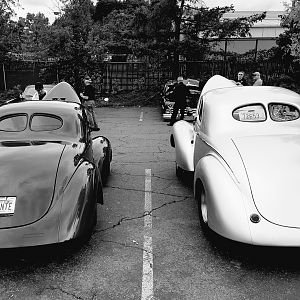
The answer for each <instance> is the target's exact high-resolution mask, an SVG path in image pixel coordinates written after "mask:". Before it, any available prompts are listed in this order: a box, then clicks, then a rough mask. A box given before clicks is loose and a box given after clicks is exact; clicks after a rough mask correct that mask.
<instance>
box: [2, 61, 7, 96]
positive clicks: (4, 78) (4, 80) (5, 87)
mask: <svg viewBox="0 0 300 300" xmlns="http://www.w3.org/2000/svg"><path fill="white" fill-rule="evenodd" d="M2 71H3V83H4V90H5V91H6V90H7V86H6V76H5V68H4V64H2Z"/></svg>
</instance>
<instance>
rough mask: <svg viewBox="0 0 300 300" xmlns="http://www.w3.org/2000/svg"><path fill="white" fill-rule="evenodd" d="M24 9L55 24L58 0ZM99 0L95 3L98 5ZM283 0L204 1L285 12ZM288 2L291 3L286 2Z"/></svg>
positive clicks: (39, 0)
mask: <svg viewBox="0 0 300 300" xmlns="http://www.w3.org/2000/svg"><path fill="white" fill-rule="evenodd" d="M19 2H20V4H21V7H22V9H16V12H17V15H18V16H21V17H25V16H26V15H27V13H28V12H30V13H38V12H42V13H43V14H44V15H45V16H46V17H48V18H49V21H50V23H52V22H53V20H54V18H55V15H54V12H55V11H57V10H58V7H57V2H58V1H56V0H19ZM96 2H97V0H95V1H94V3H96ZM283 2H284V1H283V0H248V1H247V0H204V3H205V4H206V5H207V6H208V7H215V6H226V5H230V4H233V5H234V8H235V10H253V11H261V10H263V11H265V10H267V11H268V10H284V6H283ZM286 2H288V3H289V2H290V1H289V0H286Z"/></svg>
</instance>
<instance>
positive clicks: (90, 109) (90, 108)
mask: <svg viewBox="0 0 300 300" xmlns="http://www.w3.org/2000/svg"><path fill="white" fill-rule="evenodd" d="M83 82H84V91H83V92H82V93H80V97H81V99H82V104H83V105H84V106H85V108H86V111H87V117H88V120H89V123H90V126H91V128H92V129H93V130H95V131H98V130H100V128H99V127H98V124H97V122H96V117H95V113H94V107H95V93H96V91H95V88H94V87H93V86H92V84H91V83H92V80H91V78H90V77H89V76H85V77H84V80H83Z"/></svg>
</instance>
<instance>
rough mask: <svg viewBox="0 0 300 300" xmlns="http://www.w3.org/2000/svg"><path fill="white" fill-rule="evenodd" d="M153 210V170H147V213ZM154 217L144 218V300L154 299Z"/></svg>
mask: <svg viewBox="0 0 300 300" xmlns="http://www.w3.org/2000/svg"><path fill="white" fill-rule="evenodd" d="M151 209H152V199H151V169H145V213H147V212H150V211H151ZM151 230H152V216H151V214H149V215H146V216H145V217H144V251H143V280H142V298H141V299H142V300H150V299H153V254H152V236H151Z"/></svg>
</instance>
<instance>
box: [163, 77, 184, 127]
mask: <svg viewBox="0 0 300 300" xmlns="http://www.w3.org/2000/svg"><path fill="white" fill-rule="evenodd" d="M188 94H189V88H188V87H187V86H186V85H185V84H184V83H183V77H182V76H179V77H178V78H177V84H176V85H175V88H174V91H173V97H174V100H175V104H174V106H173V113H172V116H171V120H170V123H169V124H168V125H169V126H173V124H174V123H175V122H176V117H177V114H178V111H179V110H180V120H183V118H184V111H185V108H186V98H187V96H188Z"/></svg>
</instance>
